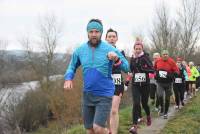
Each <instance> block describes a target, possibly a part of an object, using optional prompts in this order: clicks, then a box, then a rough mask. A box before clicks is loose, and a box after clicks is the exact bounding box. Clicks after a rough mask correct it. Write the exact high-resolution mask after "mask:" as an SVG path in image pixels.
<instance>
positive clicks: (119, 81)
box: [112, 74, 122, 85]
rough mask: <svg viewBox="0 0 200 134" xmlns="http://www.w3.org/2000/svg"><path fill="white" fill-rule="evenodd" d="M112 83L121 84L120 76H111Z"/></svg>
mask: <svg viewBox="0 0 200 134" xmlns="http://www.w3.org/2000/svg"><path fill="white" fill-rule="evenodd" d="M112 78H113V82H114V84H115V85H121V84H122V75H121V74H112Z"/></svg>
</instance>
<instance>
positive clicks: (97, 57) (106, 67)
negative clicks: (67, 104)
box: [64, 19, 129, 134]
mask: <svg viewBox="0 0 200 134" xmlns="http://www.w3.org/2000/svg"><path fill="white" fill-rule="evenodd" d="M87 33H88V39H89V41H88V42H86V43H83V44H82V45H81V46H80V47H78V48H77V49H76V50H75V51H74V53H73V54H72V58H71V61H70V64H69V66H68V69H67V70H66V73H65V82H64V89H65V90H70V89H72V88H73V82H72V80H73V78H74V75H75V72H76V69H77V68H78V67H79V66H80V65H81V66H82V70H83V80H84V87H83V107H82V111H83V121H84V126H85V128H86V129H87V133H88V134H106V133H108V132H107V130H106V129H105V124H106V120H107V118H108V116H109V114H110V109H111V104H112V96H113V94H114V90H115V87H114V83H113V80H112V77H111V74H112V66H113V64H115V65H116V66H119V67H120V68H121V69H122V70H123V71H124V72H128V71H129V65H128V61H127V60H126V59H125V58H124V56H123V55H122V54H121V53H120V52H119V51H118V50H117V49H116V48H114V47H113V46H111V45H109V44H107V43H106V42H103V41H102V40H101V36H102V33H103V25H102V23H101V21H100V20H98V19H92V20H90V21H89V23H88V25H87Z"/></svg>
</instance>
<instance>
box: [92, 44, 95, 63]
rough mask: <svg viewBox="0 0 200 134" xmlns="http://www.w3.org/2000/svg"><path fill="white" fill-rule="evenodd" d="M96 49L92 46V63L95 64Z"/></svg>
mask: <svg viewBox="0 0 200 134" xmlns="http://www.w3.org/2000/svg"><path fill="white" fill-rule="evenodd" d="M94 50H95V48H94V47H92V65H94Z"/></svg>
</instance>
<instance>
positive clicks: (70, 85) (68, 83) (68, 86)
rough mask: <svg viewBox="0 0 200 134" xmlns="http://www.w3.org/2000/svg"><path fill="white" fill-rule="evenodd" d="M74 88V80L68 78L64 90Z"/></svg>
mask: <svg viewBox="0 0 200 134" xmlns="http://www.w3.org/2000/svg"><path fill="white" fill-rule="evenodd" d="M72 88H73V82H72V81H71V80H66V81H65V83H64V90H65V91H66V90H71V89H72Z"/></svg>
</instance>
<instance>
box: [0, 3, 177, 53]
mask: <svg viewBox="0 0 200 134" xmlns="http://www.w3.org/2000/svg"><path fill="white" fill-rule="evenodd" d="M162 1H165V2H166V4H167V5H168V6H169V9H170V10H169V12H170V13H171V14H172V15H173V13H175V12H176V10H177V9H178V7H179V6H180V1H181V0H0V20H1V21H0V39H7V40H9V46H8V49H22V47H21V46H20V45H19V43H18V41H17V40H18V39H19V38H21V37H22V36H23V35H24V34H27V33H28V34H29V36H30V37H34V36H36V34H37V33H36V26H37V23H38V18H39V16H44V15H46V14H55V15H56V16H57V17H58V18H59V19H60V20H61V21H63V22H64V27H63V37H64V38H63V39H62V41H61V42H60V46H59V47H58V51H62V52H64V51H66V49H67V48H69V47H71V46H74V47H75V46H76V44H79V43H81V42H85V41H87V33H86V25H87V22H88V21H89V20H90V19H91V18H99V19H101V20H102V22H103V25H104V34H103V39H104V38H105V33H106V30H107V29H108V28H110V27H111V28H113V29H116V30H117V31H118V34H119V41H118V44H119V47H120V48H127V47H129V48H130V46H132V45H133V41H134V36H133V35H136V34H141V33H142V34H145V36H147V34H148V31H149V30H150V29H151V26H152V21H153V18H154V17H155V9H156V7H157V6H158V5H160V3H161V2H162ZM147 40H148V39H147Z"/></svg>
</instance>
